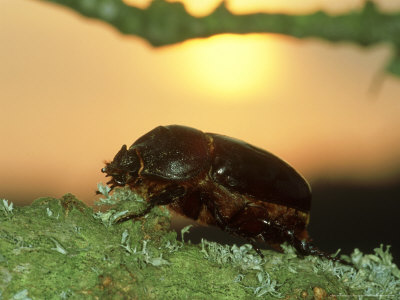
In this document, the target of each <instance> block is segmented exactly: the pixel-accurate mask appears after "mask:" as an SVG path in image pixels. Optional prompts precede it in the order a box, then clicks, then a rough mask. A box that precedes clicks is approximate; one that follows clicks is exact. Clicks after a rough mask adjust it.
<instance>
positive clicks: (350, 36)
mask: <svg viewBox="0 0 400 300" xmlns="http://www.w3.org/2000/svg"><path fill="white" fill-rule="evenodd" d="M44 1H48V2H53V3H58V4H60V5H63V6H67V7H70V8H72V9H74V10H75V11H77V12H79V13H80V14H82V15H84V16H87V17H90V18H95V19H99V20H102V21H104V22H107V23H109V24H111V25H112V26H114V27H115V28H116V29H118V30H119V31H120V32H122V33H124V34H130V35H136V36H140V37H142V38H144V39H146V40H147V41H149V42H150V44H152V45H153V46H155V47H158V46H163V45H169V44H174V43H179V42H182V41H185V40H188V39H192V38H198V37H209V36H212V35H215V34H221V33H238V34H244V33H278V34H284V35H289V36H293V37H297V38H307V37H314V38H320V39H324V40H328V41H331V42H343V41H347V42H352V43H356V44H359V45H361V46H369V45H373V44H378V43H390V44H392V45H393V46H394V48H395V54H394V56H393V58H392V60H391V62H390V63H389V64H388V65H387V67H386V70H387V71H388V72H390V73H392V74H394V75H396V76H400V12H394V13H383V12H381V11H379V10H378V9H377V7H376V5H375V4H374V3H373V2H371V1H367V2H366V3H365V5H364V7H363V8H362V9H361V10H359V11H351V12H348V13H346V14H342V15H336V16H332V15H328V14H326V13H325V12H323V11H318V12H315V13H312V14H308V15H287V14H266V13H257V14H248V15H235V14H232V13H231V12H229V11H228V9H227V8H226V6H225V3H222V4H221V5H220V6H219V7H218V8H217V9H216V10H215V11H214V12H213V13H211V14H210V15H208V16H206V17H202V18H196V17H193V16H191V15H190V14H188V13H187V12H186V10H185V8H184V6H183V5H182V4H181V3H169V2H165V1H163V0H154V1H153V2H152V3H151V5H150V6H149V7H148V8H147V9H139V8H136V7H132V6H128V5H126V4H125V3H124V2H122V1H121V0H85V1H83V0H44Z"/></svg>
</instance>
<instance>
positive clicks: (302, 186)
mask: <svg viewBox="0 0 400 300" xmlns="http://www.w3.org/2000/svg"><path fill="white" fill-rule="evenodd" d="M101 171H102V172H103V173H106V176H111V180H110V181H109V182H107V184H109V185H110V187H111V189H113V188H115V187H117V186H125V185H128V186H129V187H130V189H131V190H133V191H134V192H136V193H138V194H139V195H141V196H142V197H143V198H144V199H147V202H148V206H147V208H146V209H145V210H144V211H143V212H141V213H139V214H134V213H127V214H126V215H123V216H121V217H119V218H117V219H116V221H115V222H117V223H120V222H124V221H127V220H129V219H134V218H138V217H141V216H144V215H146V214H147V213H148V212H150V210H151V209H152V208H153V207H154V206H156V205H169V208H170V209H172V210H174V211H175V212H177V213H179V214H181V215H184V216H186V217H189V218H191V219H193V220H196V221H198V222H200V223H203V224H208V225H214V226H217V227H219V228H221V229H222V230H224V231H227V232H229V233H231V234H234V235H237V236H240V237H243V238H245V239H246V240H248V241H249V242H250V243H251V244H252V245H253V248H254V249H255V250H256V252H257V253H258V254H259V255H260V256H261V257H263V254H262V253H261V251H260V249H259V248H258V247H257V246H256V244H255V241H257V240H261V241H263V242H265V243H267V244H268V245H270V246H271V247H272V248H274V249H275V250H278V251H282V248H281V246H280V245H281V244H282V243H283V242H285V241H286V242H288V243H289V244H290V245H292V246H294V248H295V249H296V250H297V252H298V253H299V254H300V255H317V256H323V257H326V258H329V259H332V260H338V261H341V260H340V259H337V258H333V257H331V256H329V255H328V254H326V253H324V252H322V251H320V250H319V249H318V248H316V247H315V246H313V244H312V243H311V239H310V237H309V234H308V232H307V225H308V223H309V218H310V207H311V188H310V186H309V184H308V183H307V181H306V180H305V179H304V177H303V176H302V175H300V174H299V173H298V172H297V171H296V170H295V169H294V168H293V167H291V166H290V165H289V164H288V163H286V162H285V161H283V160H282V159H280V158H278V157H277V156H275V155H273V154H272V153H270V152H268V151H265V150H263V149H260V148H257V147H255V146H252V145H250V144H248V143H246V142H244V141H241V140H238V139H234V138H231V137H228V136H225V135H220V134H215V133H204V132H202V131H200V130H197V129H194V128H191V127H186V126H181V125H169V126H158V127H156V128H154V129H153V130H151V131H150V132H148V133H146V134H145V135H143V136H142V137H140V138H139V139H137V140H136V141H135V142H134V143H133V144H132V145H131V146H130V147H129V148H127V146H126V145H123V146H122V148H121V150H119V152H118V153H117V154H116V155H115V157H114V159H113V160H112V161H111V162H109V163H106V165H105V167H104V168H102V169H101Z"/></svg>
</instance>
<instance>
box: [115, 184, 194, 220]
mask: <svg viewBox="0 0 400 300" xmlns="http://www.w3.org/2000/svg"><path fill="white" fill-rule="evenodd" d="M185 194H186V189H185V188H184V187H182V186H170V187H167V188H166V189H165V190H163V191H162V192H161V193H159V194H156V195H153V196H151V197H150V198H149V200H148V203H149V205H148V206H147V207H146V209H145V210H144V211H142V212H140V213H133V212H130V213H127V214H125V215H123V216H120V217H118V218H116V219H115V221H114V223H122V222H125V221H128V220H130V219H136V218H140V217H143V216H144V215H147V214H148V213H149V212H150V211H151V210H152V209H153V207H154V206H157V205H167V204H170V203H171V202H173V201H175V200H176V199H177V198H180V197H183V196H184V195H185Z"/></svg>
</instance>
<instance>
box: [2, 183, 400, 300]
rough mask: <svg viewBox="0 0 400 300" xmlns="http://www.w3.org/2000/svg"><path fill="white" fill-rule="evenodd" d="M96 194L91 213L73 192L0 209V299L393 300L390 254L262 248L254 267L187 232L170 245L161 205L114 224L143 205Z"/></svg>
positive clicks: (397, 277) (125, 194)
mask: <svg viewBox="0 0 400 300" xmlns="http://www.w3.org/2000/svg"><path fill="white" fill-rule="evenodd" d="M99 190H100V191H101V192H102V193H103V198H102V199H101V200H100V202H99V204H100V206H99V209H98V210H97V211H96V212H93V209H92V208H89V207H87V206H86V205H85V204H83V203H82V202H80V201H79V200H77V199H76V198H75V197H74V196H73V195H71V194H67V195H65V196H63V197H62V198H61V199H55V198H48V197H47V198H40V199H37V200H35V201H34V202H33V204H32V205H30V206H26V207H13V206H12V205H11V204H10V203H9V202H6V205H5V206H4V203H5V202H3V201H2V203H0V205H1V204H2V205H3V207H7V208H8V209H1V210H0V295H1V296H0V298H1V297H3V298H4V299H52V298H58V299H82V298H85V299H99V298H100V299H110V298H112V299H126V298H129V299H131V298H136V299H189V298H190V299H252V298H254V297H257V298H260V299H275V298H286V299H287V298H310V297H311V298H313V297H314V298H316V299H322V298H324V297H325V298H329V297H331V298H332V299H333V298H335V297H336V298H340V296H346V297H349V296H350V297H353V298H363V297H365V298H368V297H370V298H371V297H384V299H395V298H396V296H397V295H399V294H400V271H399V269H398V268H397V266H396V265H395V264H393V262H392V256H391V254H390V252H389V247H386V248H385V247H383V246H381V247H380V248H377V249H375V253H374V254H368V255H364V254H362V253H361V252H360V251H358V250H355V251H354V253H353V254H352V255H351V256H349V257H343V256H342V258H344V259H347V260H348V261H351V262H352V263H353V264H354V267H350V266H346V265H342V264H340V263H337V262H332V261H327V260H323V259H320V258H317V257H305V258H299V257H297V255H296V253H295V251H294V249H293V248H292V247H290V246H287V245H284V249H285V253H283V254H282V253H277V252H273V251H267V250H264V251H263V254H264V255H265V258H263V259H262V258H260V257H259V256H258V255H257V254H256V253H255V251H254V250H253V249H252V248H251V246H250V245H243V246H240V247H238V246H235V245H234V246H227V245H220V244H217V243H214V242H209V241H206V240H202V242H201V244H200V245H192V244H190V243H185V242H182V241H183V240H184V234H185V233H186V232H187V231H188V230H189V228H190V227H186V228H184V229H183V230H182V231H181V237H182V241H178V240H177V234H176V232H174V231H171V230H170V229H169V226H170V214H169V212H168V210H166V209H165V208H164V207H156V208H154V209H153V210H152V211H151V212H150V213H149V214H148V215H146V216H144V217H141V218H138V219H137V220H133V221H127V222H124V223H122V224H114V223H113V220H115V216H116V215H118V216H119V215H121V214H124V213H126V211H129V212H132V211H134V212H138V213H139V212H140V211H143V210H144V209H145V207H146V201H145V200H144V199H141V198H140V197H138V196H137V195H136V194H133V193H132V192H131V191H130V190H129V189H127V188H120V189H115V191H114V192H113V193H112V194H109V190H107V188H106V187H104V186H103V187H102V188H99ZM10 207H13V209H10ZM10 211H11V212H12V217H10V213H11V212H10ZM1 212H2V213H1ZM50 212H51V213H50ZM356 295H362V297H361V296H360V297H358V296H356Z"/></svg>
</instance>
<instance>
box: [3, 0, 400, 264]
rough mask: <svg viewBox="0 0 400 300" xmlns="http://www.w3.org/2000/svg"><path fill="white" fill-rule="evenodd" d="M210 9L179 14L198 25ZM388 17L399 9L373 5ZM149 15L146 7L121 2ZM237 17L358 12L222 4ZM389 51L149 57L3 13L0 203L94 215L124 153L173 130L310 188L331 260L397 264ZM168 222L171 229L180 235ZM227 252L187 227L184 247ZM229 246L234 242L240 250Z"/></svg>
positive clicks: (330, 48) (28, 8)
mask: <svg viewBox="0 0 400 300" xmlns="http://www.w3.org/2000/svg"><path fill="white" fill-rule="evenodd" d="M220 2H221V1H217V0H215V1H212V0H208V1H205V0H202V1H197V0H196V1H194V0H192V1H185V5H186V8H187V10H188V11H189V12H190V13H191V14H194V15H196V16H204V15H206V14H208V13H210V12H211V11H212V10H213V9H214V8H215V7H216V6H217V5H218V4H219V3H220ZM375 2H377V4H379V6H380V7H381V9H383V10H386V11H394V10H396V11H398V10H400V1H393V0H387V1H375ZM126 3H129V4H131V5H137V6H140V7H146V5H148V3H149V1H139V0H136V1H133V0H130V1H128V0H127V1H126ZM227 4H228V7H229V9H230V10H232V11H233V12H235V13H253V12H260V11H262V12H283V13H312V12H314V11H316V10H318V9H323V10H325V11H327V12H329V13H332V14H336V13H343V12H346V11H349V10H352V9H357V8H358V7H361V6H362V5H363V4H364V1H358V0H349V1H340V2H339V1H336V2H334V1H326V0H308V1H296V2H294V1H289V0H287V1H283V0H279V1H249V0H246V1H244V0H234V1H233V0H231V1H227ZM390 54H391V48H390V46H389V45H384V44H382V45H378V46H374V47H369V48H361V47H359V46H356V45H354V44H351V43H338V44H332V43H328V42H324V41H321V40H317V39H304V40H299V39H295V38H290V37H287V36H281V35H274V34H247V35H232V34H224V35H217V36H214V37H211V38H207V39H195V40H190V41H186V42H184V43H180V44H176V45H172V46H164V47H161V48H153V47H151V46H150V45H149V44H148V43H147V42H146V41H145V40H142V39H140V38H136V37H132V36H123V35H121V34H120V33H118V32H117V31H116V30H114V29H113V28H112V27H110V26H108V25H106V24H103V23H101V22H98V21H93V20H89V19H86V18H84V17H81V16H80V15H78V14H76V13H74V12H73V11H71V10H68V9H65V8H63V7H61V6H56V5H52V4H49V3H46V2H41V1H34V0H1V3H0V112H1V115H0V137H1V147H0V198H6V199H8V200H11V201H12V202H14V203H15V204H17V205H27V204H29V203H31V202H32V201H33V200H34V199H36V198H38V197H42V196H54V197H60V196H62V195H63V194H65V193H68V192H70V193H73V194H75V195H76V196H77V197H78V198H79V199H81V200H83V201H84V202H86V203H87V204H89V205H91V204H93V202H94V201H95V200H96V199H97V197H96V196H95V190H96V184H97V183H98V182H105V181H106V180H105V178H104V176H103V174H102V173H101V172H100V168H101V167H102V166H103V162H104V160H111V159H112V158H113V157H114V155H115V154H116V152H117V151H118V150H119V149H120V147H121V145H122V144H128V146H129V145H130V144H132V143H133V142H134V141H135V140H136V139H137V138H138V137H140V136H141V135H143V134H145V133H146V132H148V131H150V130H151V129H153V128H154V127H156V126H158V125H168V124H182V125H187V126H192V127H195V128H198V129H201V130H203V131H206V132H215V133H221V134H225V135H228V136H233V137H236V138H239V139H242V140H245V141H247V142H249V143H251V144H254V145H256V146H258V147H261V148H264V149H267V150H269V151H271V152H272V153H274V154H276V155H278V156H279V157H281V158H283V159H284V160H286V161H288V162H289V163H290V164H291V165H292V166H294V167H295V168H296V169H297V170H298V171H299V172H300V173H302V174H303V175H304V176H305V177H306V178H307V179H308V180H309V182H310V183H311V186H312V188H313V195H314V196H313V204H312V211H311V223H310V227H309V229H310V233H311V236H312V237H313V238H314V240H315V244H316V245H318V246H319V247H320V248H321V249H323V250H326V251H328V252H334V251H335V250H336V249H337V248H341V249H342V250H343V252H344V253H349V252H350V251H351V250H352V249H353V248H359V249H361V250H362V251H365V252H372V250H373V248H375V247H379V244H381V243H383V244H390V245H392V252H393V254H394V256H395V259H396V262H397V263H399V262H400V240H399V234H398V230H399V228H400V217H399V214H400V79H399V78H395V77H393V76H390V75H387V74H385V73H384V68H385V64H386V62H387V61H388V60H389V58H390ZM185 222H186V221H182V219H181V218H178V217H175V218H174V226H175V227H176V228H178V230H179V228H181V227H182V226H184V225H186V224H187V223H185ZM204 236H205V237H206V238H208V239H210V240H218V241H224V242H228V243H232V242H238V240H232V239H231V237H229V236H227V235H224V234H223V233H220V232H219V231H218V230H216V229H214V228H205V227H201V226H199V225H196V227H195V228H192V230H191V233H190V235H189V236H187V238H189V239H191V240H192V241H193V242H196V241H199V239H200V237H204ZM239 242H240V241H239Z"/></svg>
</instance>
